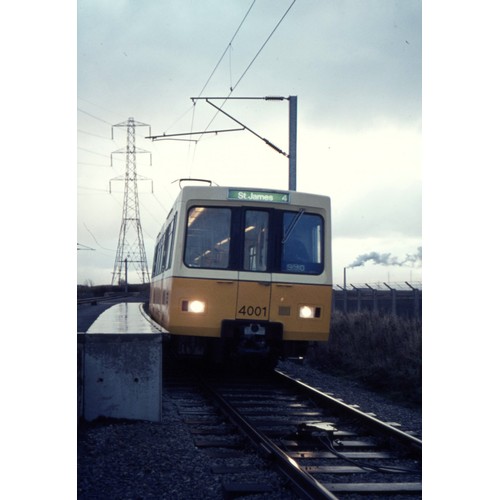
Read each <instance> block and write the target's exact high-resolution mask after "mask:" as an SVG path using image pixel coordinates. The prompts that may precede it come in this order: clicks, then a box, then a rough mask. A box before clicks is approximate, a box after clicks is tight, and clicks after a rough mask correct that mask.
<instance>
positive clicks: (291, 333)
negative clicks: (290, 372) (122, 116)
mask: <svg viewBox="0 0 500 500" xmlns="http://www.w3.org/2000/svg"><path fill="white" fill-rule="evenodd" d="M331 300H332V269H331V215H330V199H329V198H328V197H326V196H320V195H313V194H306V193H301V192H296V191H275V190H268V191H265V190H262V189H247V188H228V187H219V186H217V187H215V186H186V187H184V188H182V190H181V191H180V193H179V195H178V197H177V200H176V201H175V203H174V205H173V208H172V210H171V211H170V213H169V215H168V217H167V220H166V222H165V224H164V225H163V227H162V229H161V231H160V233H159V234H158V237H157V241H156V246H155V253H154V260H153V269H152V279H151V290H150V303H149V312H150V315H151V316H152V318H153V319H154V320H155V321H156V322H157V323H158V324H160V325H161V326H162V327H163V328H164V329H165V330H167V331H168V332H169V335H167V337H168V341H169V349H170V350H171V351H172V350H173V351H175V352H176V353H177V354H178V355H181V356H182V355H187V356H189V355H192V356H204V357H208V358H210V359H212V360H215V361H219V362H221V361H222V362H223V361H225V360H226V359H228V357H235V356H238V355H245V354H250V355H251V354H254V355H263V356H267V357H268V358H269V359H273V360H277V359H278V357H280V356H281V357H288V356H303V355H304V354H305V351H306V349H307V344H308V342H310V341H326V340H328V336H329V330H330V315H331Z"/></svg>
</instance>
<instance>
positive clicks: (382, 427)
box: [274, 370, 422, 458]
mask: <svg viewBox="0 0 500 500" xmlns="http://www.w3.org/2000/svg"><path fill="white" fill-rule="evenodd" d="M274 373H275V374H276V375H277V376H278V377H279V378H280V379H281V380H283V381H285V382H286V383H287V384H289V385H293V386H294V387H296V388H299V389H301V390H302V391H303V392H305V393H306V394H307V395H308V396H310V397H311V396H312V397H314V398H315V399H316V400H317V401H319V402H320V403H321V404H323V405H326V406H330V407H332V406H333V407H334V408H335V411H339V412H341V413H342V414H344V415H347V416H349V417H352V418H356V419H357V420H358V421H360V422H361V423H362V424H364V425H366V426H368V427H370V428H372V429H374V430H375V431H376V432H379V433H381V434H384V435H385V436H387V437H390V438H393V439H395V440H397V441H398V442H399V443H401V444H402V445H404V446H407V447H408V448H409V449H411V450H412V451H413V452H414V453H415V454H417V455H418V456H419V457H420V458H421V456H422V441H421V440H420V439H418V438H416V437H415V436H412V435H410V434H407V433H406V432H403V431H401V430H399V429H396V428H395V427H393V426H391V425H389V424H386V423H385V422H382V421H381V420H379V419H377V418H375V417H372V416H371V415H367V414H366V413H363V412H362V411H360V410H357V409H356V408H353V407H352V406H349V405H347V404H346V403H344V402H342V401H339V400H338V399H335V398H334V397H332V396H330V395H328V394H325V393H324V392H321V391H319V390H318V389H316V388H314V387H311V386H310V385H307V384H305V383H304V382H301V381H300V380H295V379H294V378H292V377H290V376H288V375H286V374H285V373H283V372H281V371H280V370H274Z"/></svg>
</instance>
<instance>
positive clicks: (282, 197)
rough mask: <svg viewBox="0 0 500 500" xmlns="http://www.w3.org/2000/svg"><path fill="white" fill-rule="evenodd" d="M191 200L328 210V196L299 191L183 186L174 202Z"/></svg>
mask: <svg viewBox="0 0 500 500" xmlns="http://www.w3.org/2000/svg"><path fill="white" fill-rule="evenodd" d="M191 199H196V200H198V199H200V200H201V199H203V200H220V201H234V202H240V203H245V204H247V203H249V204H253V203H255V204H256V205H261V204H272V205H275V204H282V205H293V206H297V205H300V206H312V207H321V208H325V209H329V207H330V198H329V197H328V196H324V195H320V194H312V193H303V192H301V191H284V190H278V189H263V188H251V187H232V186H185V187H183V188H182V190H181V192H180V193H179V195H178V197H177V200H176V202H186V201H188V200H191Z"/></svg>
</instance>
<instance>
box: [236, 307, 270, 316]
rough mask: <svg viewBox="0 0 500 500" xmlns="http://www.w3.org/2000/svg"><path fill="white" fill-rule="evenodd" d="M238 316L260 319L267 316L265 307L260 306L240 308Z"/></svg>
mask: <svg viewBox="0 0 500 500" xmlns="http://www.w3.org/2000/svg"><path fill="white" fill-rule="evenodd" d="M238 314H240V315H242V316H255V317H257V318H260V317H261V316H264V317H265V316H267V307H260V306H242V307H240V308H239V310H238Z"/></svg>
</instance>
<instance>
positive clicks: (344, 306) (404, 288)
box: [333, 282, 422, 318]
mask: <svg viewBox="0 0 500 500" xmlns="http://www.w3.org/2000/svg"><path fill="white" fill-rule="evenodd" d="M333 310H334V311H337V312H344V313H353V312H362V311H369V312H372V313H374V314H380V315H386V314H392V315H394V316H401V317H407V318H421V317H422V285H421V283H408V282H405V283H404V284H403V283H389V284H388V283H377V284H371V285H370V284H368V283H365V284H364V285H350V288H349V287H345V288H344V287H342V286H340V285H335V286H334V288H333Z"/></svg>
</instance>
